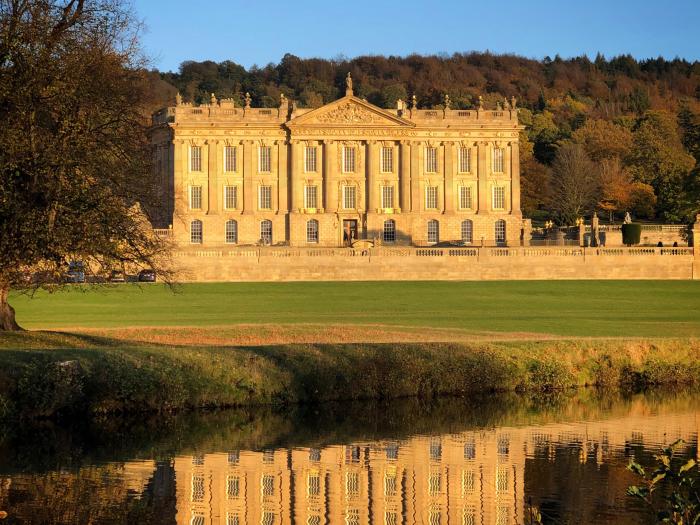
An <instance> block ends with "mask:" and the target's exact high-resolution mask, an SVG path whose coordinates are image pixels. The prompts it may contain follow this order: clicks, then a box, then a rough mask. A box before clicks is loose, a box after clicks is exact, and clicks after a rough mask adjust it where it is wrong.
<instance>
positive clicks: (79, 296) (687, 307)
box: [11, 281, 700, 344]
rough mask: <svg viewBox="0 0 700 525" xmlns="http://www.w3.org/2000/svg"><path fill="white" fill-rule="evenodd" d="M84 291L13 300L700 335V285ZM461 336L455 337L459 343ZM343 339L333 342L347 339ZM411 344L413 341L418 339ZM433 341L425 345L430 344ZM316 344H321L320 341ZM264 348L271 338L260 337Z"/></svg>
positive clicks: (42, 313) (252, 315)
mask: <svg viewBox="0 0 700 525" xmlns="http://www.w3.org/2000/svg"><path fill="white" fill-rule="evenodd" d="M85 290H86V289H85V288H82V287H80V286H73V287H69V288H68V289H67V290H66V291H63V292H60V293H56V294H53V295H48V294H44V293H40V294H37V295H36V296H35V298H33V299H30V298H28V297H26V296H15V297H13V298H12V299H11V303H12V305H13V306H14V307H15V309H16V310H17V320H18V322H19V323H20V324H21V325H22V326H24V327H25V328H28V329H41V330H56V329H69V330H70V331H75V330H76V329H80V330H82V329H106V328H123V327H156V326H157V327H187V326H193V327H207V326H216V327H240V326H244V325H256V326H257V325H261V324H266V325H274V326H281V325H283V326H295V327H299V326H301V325H315V326H317V327H318V326H322V327H329V326H335V327H339V329H342V330H343V331H344V332H345V334H346V335H348V336H351V335H352V334H351V332H353V331H358V332H360V333H359V334H356V335H355V336H354V337H352V339H351V340H353V341H359V342H365V341H373V339H360V337H361V336H362V331H363V330H364V328H365V327H367V326H378V325H381V326H382V327H385V328H389V329H393V330H398V331H401V332H405V333H407V334H411V333H414V334H422V333H424V332H425V331H433V332H440V333H441V334H442V335H440V334H438V333H435V334H433V337H432V338H431V339H430V340H437V341H444V340H445V339H444V337H446V335H445V333H446V332H449V333H450V334H454V335H460V334H461V335H462V336H464V335H467V336H471V335H482V336H486V337H491V336H496V335H508V337H514V336H515V337H519V338H543V337H553V336H554V337H623V336H624V337H700V314H699V313H698V312H699V310H700V281H508V282H410V281H404V282H304V283H206V284H204V283H202V284H186V285H181V286H180V287H178V288H177V291H176V293H172V292H171V291H170V290H169V289H168V288H166V287H164V286H162V285H159V284H156V285H147V286H142V287H138V286H137V285H132V284H127V285H118V286H114V287H112V288H103V289H98V290H96V291H85ZM450 339H451V340H452V338H451V337H450ZM346 340H347V338H346V337H344V336H343V334H340V333H339V334H338V335H337V336H336V337H335V339H334V340H332V341H331V342H344V341H346ZM409 340H411V338H410V337H409ZM421 340H423V339H421ZM312 341H315V340H313V339H312ZM259 342H260V343H261V344H264V343H265V341H264V340H261V341H259Z"/></svg>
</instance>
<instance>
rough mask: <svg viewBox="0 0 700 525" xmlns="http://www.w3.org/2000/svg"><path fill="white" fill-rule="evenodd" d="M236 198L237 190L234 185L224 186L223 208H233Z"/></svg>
mask: <svg viewBox="0 0 700 525" xmlns="http://www.w3.org/2000/svg"><path fill="white" fill-rule="evenodd" d="M237 200H238V191H237V188H236V186H225V187H224V208H226V209H227V210H235V209H236V206H237V204H238V203H237Z"/></svg>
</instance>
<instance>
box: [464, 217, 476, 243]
mask: <svg viewBox="0 0 700 525" xmlns="http://www.w3.org/2000/svg"><path fill="white" fill-rule="evenodd" d="M461 229H462V242H463V243H464V244H471V243H472V242H473V240H474V223H472V221H470V220H469V219H467V220H466V221H462V228H461Z"/></svg>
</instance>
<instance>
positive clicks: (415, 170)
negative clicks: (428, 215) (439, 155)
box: [411, 142, 425, 212]
mask: <svg viewBox="0 0 700 525" xmlns="http://www.w3.org/2000/svg"><path fill="white" fill-rule="evenodd" d="M422 147H423V144H422V143H421V142H411V210H412V211H414V212H420V211H422V210H423V208H424V206H425V204H424V203H423V199H422V198H421V193H420V179H419V177H420V173H421V170H420V158H421V155H420V150H421V148H422Z"/></svg>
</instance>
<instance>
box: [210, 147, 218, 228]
mask: <svg viewBox="0 0 700 525" xmlns="http://www.w3.org/2000/svg"><path fill="white" fill-rule="evenodd" d="M207 146H208V147H207V149H208V150H209V163H208V169H207V188H208V189H209V192H208V199H207V215H218V213H219V169H218V162H217V160H218V158H219V141H218V140H208V141H207Z"/></svg>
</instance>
